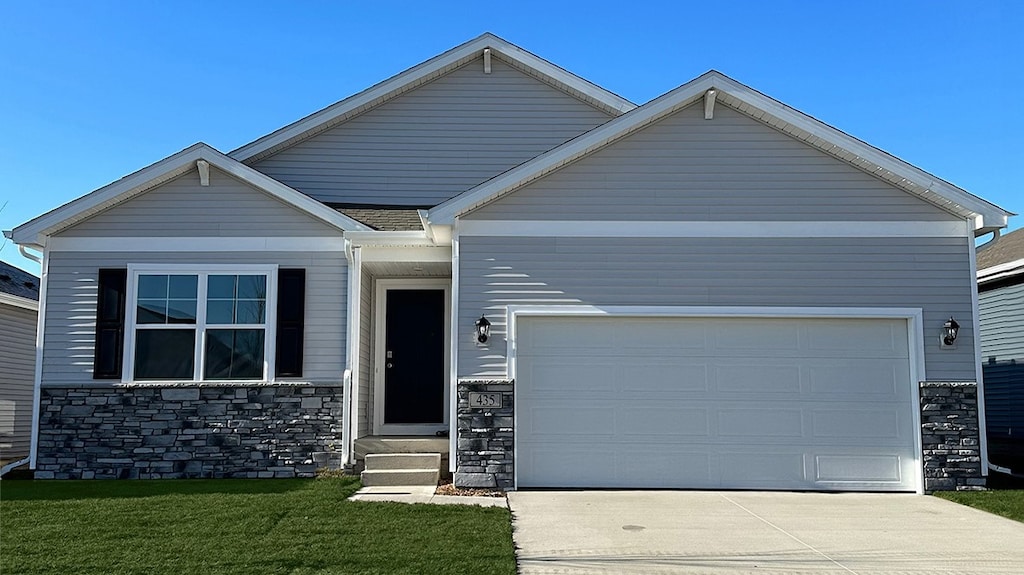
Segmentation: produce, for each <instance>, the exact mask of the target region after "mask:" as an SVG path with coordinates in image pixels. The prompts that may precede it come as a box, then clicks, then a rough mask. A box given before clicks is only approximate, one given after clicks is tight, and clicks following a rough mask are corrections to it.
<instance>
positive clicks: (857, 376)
mask: <svg viewBox="0 0 1024 575" xmlns="http://www.w3.org/2000/svg"><path fill="white" fill-rule="evenodd" d="M826 361H827V360H817V361H814V362H808V363H809V365H808V366H807V368H806V369H807V378H808V381H809V383H810V385H809V387H810V391H812V392H814V393H818V394H857V395H858V396H861V397H866V396H878V397H887V398H900V399H909V397H910V388H909V387H908V386H907V381H909V379H910V373H909V368H908V366H907V360H906V359H905V358H904V359H876V360H874V361H873V362H871V363H870V364H868V365H865V362H864V361H863V360H862V361H851V360H845V361H834V362H828V363H826Z"/></svg>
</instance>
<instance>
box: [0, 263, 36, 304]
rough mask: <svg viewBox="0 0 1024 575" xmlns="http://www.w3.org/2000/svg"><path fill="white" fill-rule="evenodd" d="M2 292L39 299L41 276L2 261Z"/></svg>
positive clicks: (0, 276) (0, 273)
mask: <svg viewBox="0 0 1024 575" xmlns="http://www.w3.org/2000/svg"><path fill="white" fill-rule="evenodd" d="M0 292H3V293H6V294H11V295H14V296H18V297H23V298H25V299H32V300H36V301H39V278H37V277H36V276H34V275H32V274H30V273H28V272H26V271H23V270H20V269H18V268H16V267H14V266H12V265H10V264H8V263H7V262H0Z"/></svg>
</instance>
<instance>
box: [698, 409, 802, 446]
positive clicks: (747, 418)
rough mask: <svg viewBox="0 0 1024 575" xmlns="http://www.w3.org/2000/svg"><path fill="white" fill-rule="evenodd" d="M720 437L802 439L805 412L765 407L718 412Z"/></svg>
mask: <svg viewBox="0 0 1024 575" xmlns="http://www.w3.org/2000/svg"><path fill="white" fill-rule="evenodd" d="M718 435H719V436H721V437H730V438H742V437H747V438H755V437H794V438H802V437H803V435H804V424H803V412H802V411H800V410H799V409H771V410H766V409H765V408H764V407H763V406H759V407H750V408H746V409H721V410H719V411H718ZM730 441H731V440H730Z"/></svg>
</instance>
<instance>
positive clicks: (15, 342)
mask: <svg viewBox="0 0 1024 575" xmlns="http://www.w3.org/2000/svg"><path fill="white" fill-rule="evenodd" d="M0 350H2V352H0V459H3V460H5V461H6V460H10V459H20V458H22V457H26V456H28V450H29V443H30V442H31V436H32V386H33V381H34V380H35V365H36V312H35V311H32V310H27V309H22V308H20V307H14V306H10V305H6V304H2V303H0Z"/></svg>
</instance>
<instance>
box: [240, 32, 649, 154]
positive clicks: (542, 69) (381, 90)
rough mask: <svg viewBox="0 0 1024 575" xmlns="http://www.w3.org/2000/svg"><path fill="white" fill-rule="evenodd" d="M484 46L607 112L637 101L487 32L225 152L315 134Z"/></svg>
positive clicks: (260, 148)
mask: <svg viewBox="0 0 1024 575" xmlns="http://www.w3.org/2000/svg"><path fill="white" fill-rule="evenodd" d="M485 48H490V49H491V50H492V51H493V52H495V53H497V54H500V55H502V56H504V57H505V58H507V59H510V60H512V61H514V62H516V63H518V64H520V65H521V66H524V67H526V68H527V69H529V70H531V71H533V72H534V73H536V74H538V75H540V76H542V77H546V78H548V79H549V81H550V82H553V83H556V84H558V83H560V84H564V85H566V86H568V87H570V88H571V89H573V90H576V91H578V92H580V93H581V94H583V95H585V96H587V97H589V98H593V99H594V100H595V101H596V102H598V103H600V104H602V105H603V106H604V107H605V108H607V110H608V111H609V112H612V113H616V114H619V113H622V112H625V111H628V110H631V109H633V108H635V107H636V104H633V103H632V102H630V101H628V100H626V99H624V98H622V97H620V96H618V95H616V94H613V93H611V92H609V91H607V90H605V89H603V88H601V87H599V86H597V85H596V84H592V83H590V82H588V81H586V80H584V79H582V78H580V77H579V76H576V75H574V74H571V73H569V72H567V71H565V70H563V69H561V68H559V67H557V66H555V65H553V64H551V63H550V62H547V61H546V60H543V59H541V58H538V57H537V56H534V55H533V54H530V53H529V52H526V51H525V50H523V49H521V48H519V47H518V46H515V45H513V44H510V43H509V42H506V41H505V40H503V39H501V38H499V37H497V36H495V35H493V34H490V33H485V34H482V35H481V36H479V37H477V38H474V39H473V40H470V41H469V42H466V43H465V44H462V45H460V46H456V47H455V48H452V49H451V50H448V51H447V52H444V53H443V54H440V55H438V56H435V57H434V58H431V59H430V60H427V61H426V62H423V63H421V64H418V65H416V66H413V67H412V68H409V69H408V70H406V71H404V72H401V73H399V74H398V75H396V76H392V77H391V78H389V79H387V80H384V81H383V82H381V83H379V84H376V85H374V86H372V87H370V88H368V89H366V90H364V91H362V92H359V93H358V94H355V95H353V96H349V97H348V98H345V99H344V100H341V101H340V102H336V103H334V104H332V105H330V106H328V107H326V108H324V109H322V110H320V111H318V112H314V113H313V114H310V115H309V116H306V117H305V118H303V119H301V120H299V121H297V122H294V123H292V124H289V125H287V126H285V127H283V128H281V129H279V130H277V131H275V132H272V133H270V134H268V135H266V136H264V137H262V138H260V139H258V140H256V141H255V142H252V143H250V144H246V145H245V146H242V147H241V148H238V149H237V150H234V151H232V152H230V153H229V154H228V155H229V156H231V157H232V158H234V159H236V160H238V161H240V162H246V161H249V160H252V159H254V158H258V157H260V156H261V155H264V154H266V153H267V152H270V151H272V150H275V149H277V148H279V147H281V146H284V145H288V144H290V143H292V142H294V141H297V140H299V139H302V138H305V137H308V136H311V135H313V134H317V133H319V132H321V131H323V130H325V129H327V128H328V127H331V126H333V125H336V124H338V123H339V122H341V121H344V120H345V119H346V118H348V117H350V116H352V115H355V114H359V113H362V112H364V111H365V110H366V109H369V108H372V107H376V106H379V105H380V104H383V103H384V102H387V101H388V100H390V99H392V98H394V97H395V96H397V95H399V94H403V93H405V92H407V91H409V90H411V89H413V88H415V87H417V86H419V85H421V84H423V83H425V82H427V81H429V80H432V79H434V78H435V77H438V76H441V75H442V74H445V73H447V72H448V71H450V70H451V69H453V68H455V67H458V66H460V65H462V64H464V63H466V62H469V61H470V60H473V59H475V58H476V57H477V56H478V55H480V54H482V53H483V50H484V49H485Z"/></svg>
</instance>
